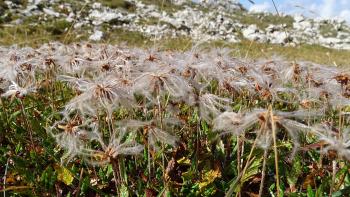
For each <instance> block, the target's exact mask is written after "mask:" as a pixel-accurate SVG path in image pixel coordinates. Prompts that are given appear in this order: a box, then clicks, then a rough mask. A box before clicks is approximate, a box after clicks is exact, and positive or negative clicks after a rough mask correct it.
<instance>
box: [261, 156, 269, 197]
mask: <svg viewBox="0 0 350 197" xmlns="http://www.w3.org/2000/svg"><path fill="white" fill-rule="evenodd" d="M267 156H268V151H267V149H265V150H264V160H263V166H262V172H261V182H260V188H259V197H261V196H262V195H263V191H264V181H265V176H266V160H267Z"/></svg>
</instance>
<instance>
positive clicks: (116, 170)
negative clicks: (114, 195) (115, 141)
mask: <svg viewBox="0 0 350 197" xmlns="http://www.w3.org/2000/svg"><path fill="white" fill-rule="evenodd" d="M110 163H111V164H112V170H113V176H114V183H115V188H116V190H117V191H118V190H119V185H120V174H119V164H118V159H117V158H113V157H111V158H110Z"/></svg>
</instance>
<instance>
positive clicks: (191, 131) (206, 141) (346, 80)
mask: <svg viewBox="0 0 350 197" xmlns="http://www.w3.org/2000/svg"><path fill="white" fill-rule="evenodd" d="M0 55H1V58H0V90H1V97H2V110H3V111H2V112H1V115H2V116H1V117H2V120H3V122H4V124H3V130H4V131H5V132H4V135H6V132H11V130H13V127H11V124H12V123H11V121H12V119H11V117H8V116H10V113H9V111H11V110H10V109H11V108H12V107H14V106H15V107H17V108H19V112H18V113H20V114H22V117H21V118H19V117H18V118H17V122H18V123H17V124H18V125H23V127H21V128H24V130H26V131H27V132H28V138H29V143H30V145H29V146H30V148H31V149H35V147H37V146H38V145H37V143H42V141H41V139H39V138H38V135H37V134H36V131H35V130H34V129H33V125H32V123H31V118H30V117H29V116H34V115H36V116H38V117H40V119H41V120H42V121H41V122H40V123H38V125H39V127H40V128H43V129H45V131H46V133H47V134H48V136H49V137H50V138H53V139H55V142H56V143H57V145H58V146H57V147H55V149H58V152H59V154H61V153H62V151H60V150H61V149H63V150H64V153H63V155H62V156H61V163H62V164H63V165H69V164H70V163H75V164H77V165H83V164H84V165H85V164H88V165H90V166H93V168H95V167H100V168H103V167H104V166H110V167H111V172H112V174H113V180H114V183H115V188H114V189H116V191H117V192H119V193H120V194H125V192H129V193H131V194H138V195H139V194H141V193H142V192H145V193H148V194H149V195H154V194H155V193H159V194H165V193H166V192H170V193H171V192H173V193H174V194H176V193H179V192H180V193H182V194H186V193H191V194H196V195H199V194H200V195H208V196H210V195H214V194H224V193H226V195H232V194H233V193H236V194H246V193H247V192H248V193H254V192H255V193H256V194H258V195H260V196H263V195H266V194H267V193H268V192H272V193H274V192H275V193H277V194H278V195H280V192H281V190H283V188H284V189H287V188H288V190H289V191H288V192H291V193H293V192H296V191H297V189H299V190H303V189H308V190H310V191H312V188H311V187H310V185H311V186H315V187H316V186H317V185H318V184H314V183H312V184H309V185H306V188H305V187H304V186H303V187H297V186H296V184H297V182H298V179H299V181H300V179H301V178H300V176H301V173H299V174H298V173H295V174H297V175H295V174H294V175H293V176H294V177H296V178H295V180H294V179H291V178H290V176H289V175H288V174H287V175H285V173H282V172H279V171H280V168H281V166H280V165H281V161H279V157H284V158H285V159H284V161H285V162H286V163H287V164H290V165H292V164H293V163H295V161H294V160H297V161H298V158H299V159H300V150H301V152H305V151H310V152H313V153H312V155H317V157H316V156H313V157H311V158H312V159H311V161H310V162H311V163H313V162H314V161H317V163H318V164H319V168H322V167H321V166H322V165H326V164H325V163H327V162H328V163H329V162H333V163H334V164H333V168H332V169H331V170H330V172H329V173H330V174H329V176H331V177H332V180H330V183H332V185H333V186H334V185H337V184H339V185H342V184H343V182H344V179H343V182H341V180H336V178H335V177H336V172H337V171H338V168H339V166H338V167H337V161H343V162H344V161H346V160H348V159H350V150H349V149H348V147H349V140H350V138H349V137H350V135H349V132H350V130H349V128H348V117H347V115H348V110H349V109H348V106H349V104H350V103H349V97H350V74H347V73H346V72H344V71H343V70H340V69H338V68H335V67H326V66H322V65H317V64H313V63H309V62H292V63H290V62H286V61H284V60H282V59H278V58H274V59H273V60H259V61H254V62H253V61H249V60H243V59H236V58H234V57H232V56H231V55H230V51H229V50H227V49H210V50H206V49H201V48H199V47H195V48H193V49H192V50H190V51H186V52H173V51H157V50H155V49H150V50H143V49H138V48H124V47H117V46H112V45H98V44H96V45H93V44H88V43H83V44H73V45H63V44H60V43H51V44H45V45H43V46H42V47H40V48H37V49H33V48H16V47H10V48H0ZM43 95H45V96H43ZM28 97H29V98H30V99H31V101H30V102H29V101H28ZM41 99H42V100H44V101H46V104H45V105H46V106H45V107H44V108H42V107H41V108H39V107H38V105H35V104H33V103H36V102H40V100H41ZM13 103H16V104H13ZM46 109H49V110H46ZM6 110H7V111H6ZM270 150H273V154H270ZM314 150H317V151H314ZM318 150H319V151H318ZM235 152H236V153H235ZM303 154H305V153H303ZM310 154H311V153H310ZM323 157H327V160H324V158H323ZM271 158H272V160H271ZM316 158H317V159H316ZM273 161H274V162H273ZM312 161H313V162H312ZM269 162H272V163H273V164H274V165H272V166H273V167H272V168H269V167H268V166H267V164H268V163H269ZM7 163H8V162H7ZM305 163H308V161H305ZM340 163H341V162H339V165H340ZM7 165H8V164H7ZM56 165H57V164H56ZM138 166H139V167H138ZM87 168H88V169H91V167H88V166H87ZM268 171H270V172H269V173H270V174H269V173H268ZM133 173H136V174H133ZM137 174H142V176H141V178H140V177H139V175H137ZM196 174H198V175H199V177H198V176H196ZM271 174H272V175H271ZM280 174H282V176H279V175H280ZM320 176H321V175H320ZM344 176H345V175H344ZM186 177H187V178H186ZM188 177H190V178H188ZM254 177H255V178H257V177H258V178H259V180H260V182H261V183H260V184H257V185H258V187H257V188H258V190H257V191H253V190H250V189H247V188H246V187H247V185H249V184H252V182H254V181H253V179H254ZM268 177H270V178H271V177H272V178H273V179H274V178H275V179H276V180H271V179H268ZM288 177H289V178H288ZM137 178H138V179H143V181H144V182H146V183H147V184H146V185H147V186H140V181H141V180H137ZM5 179H6V177H5ZM135 179H136V180H135ZM154 180H157V181H158V183H155V185H153V186H150V185H151V184H150V183H151V182H154ZM230 180H233V181H230ZM80 181H81V180H80ZM141 182H142V181H141ZM248 182H249V183H248ZM275 182H276V183H275ZM299 183H300V182H299ZM90 184H91V183H90ZM271 185H273V187H274V188H273V187H271ZM333 186H329V187H328V189H329V190H328V191H325V192H333V191H335V190H336V189H335V188H336V187H335V186H334V187H333ZM142 187H146V188H152V187H153V189H147V190H142V189H141V191H140V188H142ZM78 188H79V189H80V183H79V187H78ZM155 188H157V189H155ZM276 188H279V189H276ZM56 189H57V188H56ZM114 189H113V190H110V191H114ZM338 189H341V187H340V186H339V187H338ZM315 190H317V188H316V189H315ZM317 191H318V190H317ZM75 192H79V191H75ZM244 192H246V193H244ZM321 193H322V192H321Z"/></svg>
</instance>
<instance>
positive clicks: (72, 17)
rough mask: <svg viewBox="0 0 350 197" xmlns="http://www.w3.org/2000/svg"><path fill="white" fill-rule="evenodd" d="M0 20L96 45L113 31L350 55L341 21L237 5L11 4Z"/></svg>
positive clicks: (158, 1)
mask: <svg viewBox="0 0 350 197" xmlns="http://www.w3.org/2000/svg"><path fill="white" fill-rule="evenodd" d="M0 16H1V17H0V21H1V22H2V25H3V26H15V25H18V24H22V23H28V22H29V23H33V24H35V23H51V22H52V21H58V20H59V21H63V22H65V23H68V25H67V27H66V30H67V28H68V27H70V26H72V27H73V28H74V29H81V28H86V29H87V33H88V34H89V36H88V37H89V39H90V40H95V41H98V40H100V39H102V38H103V37H104V35H105V34H106V32H107V31H108V30H109V29H111V28H112V29H125V30H128V31H136V32H140V33H142V34H144V35H146V36H148V37H151V38H153V39H160V38H164V37H169V36H170V37H191V38H192V39H193V40H197V41H208V40H225V41H227V42H231V43H236V42H240V41H242V40H244V39H245V40H254V41H258V42H267V43H273V44H282V45H292V46H293V45H298V44H302V43H306V44H317V45H321V46H324V47H328V48H334V49H345V50H350V27H349V25H348V24H347V23H346V22H345V21H338V20H313V19H309V18H306V17H304V16H301V15H296V16H286V15H284V16H276V15H273V14H269V13H249V12H247V11H246V10H245V9H244V8H243V7H242V5H240V4H239V3H237V2H236V1H199V2H198V3H194V2H192V1H187V0H176V1H168V0H164V1H162V0H130V1H125V0H117V1H111V0H100V1H97V2H95V1H91V0H85V1H69V0H48V1H42V0H28V1H27V2H25V3H23V2H22V1H18V0H11V1H4V2H3V3H2V4H1V8H0ZM28 19H34V20H32V21H30V20H28Z"/></svg>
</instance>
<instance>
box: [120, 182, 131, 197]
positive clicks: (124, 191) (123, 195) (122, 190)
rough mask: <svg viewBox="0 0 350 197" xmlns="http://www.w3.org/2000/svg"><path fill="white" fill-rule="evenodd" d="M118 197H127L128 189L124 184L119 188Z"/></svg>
mask: <svg viewBox="0 0 350 197" xmlns="http://www.w3.org/2000/svg"><path fill="white" fill-rule="evenodd" d="M120 196H121V197H128V196H129V191H128V188H127V187H126V186H125V185H124V184H123V185H122V186H121V187H120Z"/></svg>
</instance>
